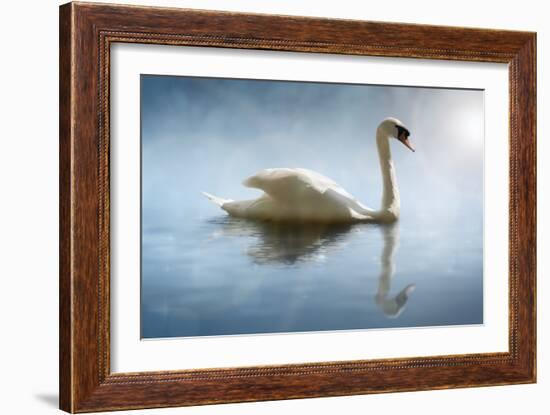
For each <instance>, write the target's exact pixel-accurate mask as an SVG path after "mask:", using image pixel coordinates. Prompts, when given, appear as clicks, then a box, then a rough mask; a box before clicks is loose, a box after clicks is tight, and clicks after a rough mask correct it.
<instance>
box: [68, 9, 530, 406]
mask: <svg viewBox="0 0 550 415" xmlns="http://www.w3.org/2000/svg"><path fill="white" fill-rule="evenodd" d="M114 42H129V43H151V44H170V45H190V46H207V47H226V48H247V49H265V50H285V51H295V52H298V51H299V52H311V53H335V54H356V55H371V56H392V57H410V58H423V59H447V60H464V61H483V62H502V63H508V64H509V73H510V137H509V140H510V232H509V233H510V244H509V246H510V270H509V285H510V294H509V306H510V307H509V308H510V316H509V318H510V330H509V352H507V353H487V354H471V355H460V356H458V355H455V356H434V357H423V358H410V359H385V360H365V361H346V362H332V363H331V362H322V363H314V362H306V363H303V364H294V365H284V366H266V367H246V368H228V369H200V368H197V369H196V370H187V371H170V372H146V373H126V374H122V373H111V371H110V335H109V320H110V318H109V301H110V292H109V286H110V284H109V282H110V279H109V272H110V270H109V264H110V247H109V230H110V221H109V203H110V202H109V201H110V194H109V167H110V166H109V148H110V145H109V139H110V138H109V70H110V64H109V59H110V45H111V44H112V43H114ZM59 58H60V90H59V91H60V364H59V367H60V407H61V409H63V410H65V411H68V412H90V411H101V410H115V409H132V408H150V407H166V406H180V405H181V406H182V405H200V404H207V403H221V402H243V401H258V400H269V399H291V398H304V397H315V396H340V395H352V394H363V393H380V392H395V391H408V390H425V389H441V388H452V387H470V386H483V385H487V386H488V385H504V384H513V383H530V382H534V381H535V379H536V347H535V344H536V333H535V330H536V324H535V291H536V287H535V285H536V280H535V268H536V262H535V261H536V233H535V229H536V211H535V209H536V208H535V206H536V171H535V166H536V159H535V157H536V155H535V152H536V108H535V102H536V36H535V34H534V33H527V32H513V31H501V30H487V29H466V28H458V27H439V26H425V25H409V24H394V23H378V22H363V21H350V20H330V19H316V18H302V17H288V16H267V15H252V14H236V13H225V12H224V13H222V12H207V11H194V10H183V9H165V8H150V7H133V6H113V5H104V4H86V3H69V4H66V5H63V6H61V8H60V56H59Z"/></svg>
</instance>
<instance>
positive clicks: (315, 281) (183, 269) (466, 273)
mask: <svg viewBox="0 0 550 415" xmlns="http://www.w3.org/2000/svg"><path fill="white" fill-rule="evenodd" d="M142 232H143V241H142V291H141V292H142V294H141V295H142V298H141V300H142V306H141V334H142V337H143V338H155V337H180V336H181V337H183V336H212V335H231V334H252V333H280V332H303V331H321V330H349V329H371V328H390V327H418V326H438V325H463V324H481V323H483V250H482V246H483V238H482V228H481V221H476V223H471V222H469V221H468V218H467V216H466V215H465V216H464V218H463V220H462V221H454V222H449V221H448V220H445V219H440V220H438V219H437V218H433V217H432V218H426V217H424V218H423V217H420V218H418V217H407V216H406V215H405V216H403V217H402V219H401V220H400V222H399V223H397V224H394V225H376V224H355V225H339V226H326V225H324V226H323V225H316V226H312V225H310V226H306V225H302V226H297V225H281V224H279V225H277V224H270V223H262V222H252V221H248V220H243V219H235V218H231V217H228V216H226V215H225V214H223V213H220V215H217V216H216V215H215V216H211V217H201V216H196V217H191V218H187V220H185V221H184V222H183V223H171V224H170V225H166V224H162V221H161V220H159V224H158V226H156V227H155V226H148V227H144V229H143V230H142Z"/></svg>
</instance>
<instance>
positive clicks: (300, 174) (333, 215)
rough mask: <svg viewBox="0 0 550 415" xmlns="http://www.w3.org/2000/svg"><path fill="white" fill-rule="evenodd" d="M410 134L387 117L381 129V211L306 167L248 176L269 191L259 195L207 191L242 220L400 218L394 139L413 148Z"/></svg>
mask: <svg viewBox="0 0 550 415" xmlns="http://www.w3.org/2000/svg"><path fill="white" fill-rule="evenodd" d="M409 136H410V132H409V130H408V129H407V127H405V126H404V125H403V123H402V122H401V121H399V120H398V119H396V118H391V117H390V118H386V119H384V120H383V121H382V122H381V123H380V124H379V125H378V128H377V129H376V146H377V148H378V156H379V161H380V170H381V172H382V184H383V189H382V206H381V207H380V209H379V210H374V209H370V208H368V207H366V206H365V205H363V204H362V203H360V202H359V201H357V199H355V198H354V197H353V196H352V195H351V194H349V193H348V192H347V191H346V190H344V189H343V188H342V187H340V186H339V185H338V184H337V183H336V182H334V181H333V180H331V179H329V178H328V177H325V176H323V175H322V174H319V173H317V172H314V171H312V170H308V169H303V168H273V169H265V170H261V171H259V172H258V173H256V174H255V175H253V176H251V177H249V178H247V179H246V180H245V181H244V182H243V185H244V186H247V187H251V188H256V189H260V190H263V191H264V194H263V195H261V196H260V197H259V198H257V199H253V200H240V201H234V200H231V199H223V198H220V197H217V196H214V195H211V194H210V193H206V192H203V194H204V195H205V196H206V197H207V198H208V199H209V200H210V201H212V202H213V203H215V204H216V205H218V206H219V207H221V208H222V209H223V210H225V211H226V212H227V213H229V214H230V215H232V216H235V217H241V218H248V219H257V220H272V221H301V222H323V223H334V222H340V223H342V222H361V221H372V222H386V223H389V222H395V221H396V220H397V219H398V218H399V211H400V201H399V190H398V188H397V178H396V175H395V168H394V165H393V160H392V157H391V150H390V140H391V139H392V138H395V139H397V140H398V141H400V142H401V143H403V144H404V145H405V146H406V147H408V148H409V149H410V150H411V151H413V152H414V151H415V150H414V147H413V146H412V144H411V143H410V141H409Z"/></svg>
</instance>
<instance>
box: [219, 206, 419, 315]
mask: <svg viewBox="0 0 550 415" xmlns="http://www.w3.org/2000/svg"><path fill="white" fill-rule="evenodd" d="M210 223H211V224H214V225H218V226H220V227H219V229H218V230H217V231H216V232H215V234H214V235H213V237H215V238H219V237H226V236H234V237H239V236H245V237H252V238H254V240H255V242H254V243H253V244H252V245H250V246H249V247H248V248H247V250H246V253H247V255H248V256H250V258H251V259H252V261H253V262H254V263H256V264H260V265H262V264H284V265H292V264H295V263H298V262H309V261H317V260H323V259H325V258H327V257H329V256H330V255H331V254H332V253H334V252H336V251H338V250H340V249H341V248H343V247H344V246H346V245H347V244H348V243H349V242H350V240H351V237H352V235H354V234H355V233H356V232H363V231H365V230H366V229H365V228H366V227H368V228H372V227H376V228H378V229H380V231H381V233H382V240H383V248H382V253H381V261H380V263H381V267H380V273H379V277H378V289H377V293H376V296H375V302H376V305H377V306H378V308H379V309H380V310H381V311H382V312H383V313H384V314H385V315H386V316H387V317H390V318H395V317H398V316H399V315H400V314H401V313H402V311H403V310H404V308H405V305H406V303H407V300H408V298H409V296H410V294H411V293H412V292H413V291H414V289H415V285H414V284H409V285H407V286H406V287H405V288H403V289H402V290H401V291H400V292H399V293H398V294H397V295H395V296H394V297H390V296H389V294H390V291H391V285H392V278H393V275H394V273H395V253H396V251H397V248H398V246H399V224H398V223H391V224H349V223H345V224H323V223H318V224H296V223H281V222H266V221H251V220H246V219H239V218H233V217H228V216H224V217H223V218H219V219H215V220H212V221H210Z"/></svg>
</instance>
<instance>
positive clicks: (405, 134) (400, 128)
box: [378, 118, 414, 152]
mask: <svg viewBox="0 0 550 415" xmlns="http://www.w3.org/2000/svg"><path fill="white" fill-rule="evenodd" d="M378 130H379V131H382V132H383V133H384V135H386V136H387V137H392V138H395V139H397V140H399V141H401V143H403V144H404V145H405V146H406V147H407V148H408V149H409V150H411V151H413V152H414V147H413V146H412V144H411V142H410V141H409V136H410V135H411V133H410V132H409V129H408V128H407V127H405V125H404V124H403V123H402V122H401V121H399V120H398V119H397V118H386V119H385V120H384V121H382V122H381V123H380V125H379V126H378Z"/></svg>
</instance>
